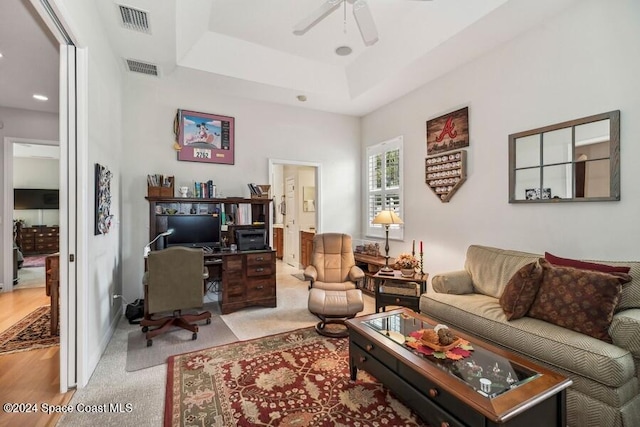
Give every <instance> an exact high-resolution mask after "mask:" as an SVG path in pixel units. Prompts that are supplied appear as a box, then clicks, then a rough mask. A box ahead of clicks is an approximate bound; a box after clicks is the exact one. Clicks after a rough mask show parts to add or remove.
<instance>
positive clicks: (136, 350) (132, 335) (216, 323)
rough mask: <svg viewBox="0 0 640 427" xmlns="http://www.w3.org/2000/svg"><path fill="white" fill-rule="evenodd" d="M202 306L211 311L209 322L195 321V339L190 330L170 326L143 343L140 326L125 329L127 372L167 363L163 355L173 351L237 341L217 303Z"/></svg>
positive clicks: (182, 351)
mask: <svg viewBox="0 0 640 427" xmlns="http://www.w3.org/2000/svg"><path fill="white" fill-rule="evenodd" d="M204 309H205V310H209V311H210V312H211V314H212V315H213V316H212V317H211V324H209V325H207V324H206V323H205V322H204V321H201V322H198V328H199V330H198V339H196V340H192V339H191V332H190V331H187V330H184V329H180V328H174V329H173V330H171V331H169V332H165V333H164V334H160V335H158V336H157V337H155V338H154V339H153V345H152V346H151V347H147V338H146V337H145V334H144V333H143V332H142V328H138V330H135V331H131V332H129V335H128V340H127V366H126V368H125V369H126V370H127V372H133V371H137V370H139V369H145V368H149V367H151V366H156V365H161V364H163V363H167V358H168V357H169V356H173V355H176V354H182V353H188V352H191V351H197V350H202V349H203V348H208V347H213V346H218V345H222V344H228V343H231V342H235V341H238V338H237V337H236V336H235V335H234V334H233V332H231V329H229V327H228V326H227V325H226V324H225V323H224V322H223V321H222V319H221V318H220V310H219V309H218V304H217V303H210V304H205V307H204Z"/></svg>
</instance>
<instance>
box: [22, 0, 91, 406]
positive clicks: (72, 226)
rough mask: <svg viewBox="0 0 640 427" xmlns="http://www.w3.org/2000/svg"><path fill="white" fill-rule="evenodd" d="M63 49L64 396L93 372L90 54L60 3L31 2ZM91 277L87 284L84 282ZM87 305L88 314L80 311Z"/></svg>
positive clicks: (61, 345)
mask: <svg viewBox="0 0 640 427" xmlns="http://www.w3.org/2000/svg"><path fill="white" fill-rule="evenodd" d="M29 2H30V3H31V4H32V5H33V7H34V9H35V10H36V12H37V13H38V15H39V16H40V18H41V19H42V20H43V22H44V24H45V25H46V26H47V28H48V29H49V31H50V33H51V34H52V35H53V37H54V38H55V39H56V41H57V42H58V43H59V45H60V56H59V58H60V76H59V81H60V96H59V98H60V105H59V110H58V115H59V123H60V138H59V139H60V377H59V378H60V392H61V393H66V392H67V391H68V390H69V389H70V388H75V387H83V386H85V385H86V384H87V382H88V381H89V376H90V373H89V372H87V363H86V359H87V339H88V334H87V332H86V331H85V330H84V329H82V328H81V327H79V326H78V325H86V323H87V322H86V316H83V313H86V305H87V296H86V291H85V290H84V289H83V287H82V286H79V285H78V283H87V281H86V271H87V262H88V261H87V260H86V259H84V257H81V256H80V257H79V256H78V255H81V254H82V253H84V248H85V247H86V244H83V242H85V241H86V239H87V237H86V234H87V233H86V232H85V231H83V230H86V228H83V227H84V226H85V225H84V222H82V219H83V216H82V214H84V213H85V212H84V210H83V209H81V210H80V211H79V207H80V208H82V206H84V205H85V204H86V203H87V201H86V191H83V189H84V188H85V187H86V185H87V184H86V183H87V182H88V179H89V178H88V172H87V171H88V168H87V159H86V156H85V155H84V153H85V152H86V147H87V141H88V136H87V123H88V108H87V100H86V98H87V94H88V65H87V64H88V52H87V49H86V48H84V49H80V48H76V46H78V40H77V37H75V36H74V34H73V33H72V32H71V31H70V28H69V25H68V23H67V21H66V20H65V19H64V18H65V16H67V15H68V14H67V13H65V12H66V9H65V10H61V8H62V9H64V6H63V5H62V4H61V1H60V0H29ZM83 279H85V280H83ZM78 307H84V308H85V311H84V312H80V311H78Z"/></svg>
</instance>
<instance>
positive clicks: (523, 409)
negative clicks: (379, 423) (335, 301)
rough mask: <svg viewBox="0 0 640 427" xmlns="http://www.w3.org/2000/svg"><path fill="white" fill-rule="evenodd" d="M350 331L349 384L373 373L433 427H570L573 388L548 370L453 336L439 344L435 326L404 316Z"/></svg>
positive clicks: (367, 321)
mask: <svg viewBox="0 0 640 427" xmlns="http://www.w3.org/2000/svg"><path fill="white" fill-rule="evenodd" d="M346 324H347V326H348V327H349V339H350V345H349V352H350V357H349V359H350V368H351V378H352V379H355V378H356V374H357V371H358V369H363V370H365V371H367V372H369V373H370V374H371V375H373V376H374V377H376V378H377V379H378V380H379V381H381V382H382V383H383V384H385V385H386V386H387V387H388V388H389V389H390V390H391V391H393V392H395V393H396V394H397V395H399V397H400V399H401V400H403V401H405V403H406V404H407V405H408V406H410V407H412V409H414V411H416V412H417V413H418V415H420V416H421V417H422V418H423V419H424V420H425V421H427V422H429V423H430V424H432V425H436V426H457V425H459V426H470V425H473V426H475V425H477V426H490V425H501V424H504V423H507V424H508V425H509V426H529V425H531V426H533V425H535V426H539V425H545V426H561V425H565V424H566V403H565V399H566V397H565V390H566V388H567V387H569V386H570V385H571V381H570V380H568V379H566V378H565V377H563V376H561V375H559V374H557V373H555V372H553V371H550V370H548V369H546V368H545V367H543V366H538V365H536V364H534V363H532V362H530V361H528V360H526V359H524V358H522V357H520V356H518V355H516V354H514V353H511V352H508V351H505V350H503V349H500V348H498V347H495V346H492V345H490V344H488V343H484V342H482V341H481V340H478V339H476V338H474V337H471V336H468V335H465V334H462V333H459V332H457V331H455V330H453V329H450V332H451V335H453V338H455V339H454V340H453V342H451V343H448V345H441V344H440V343H438V344H434V343H433V340H431V341H429V340H428V338H429V337H430V336H432V334H433V332H427V333H426V334H425V331H431V330H433V329H434V327H435V326H436V325H437V323H436V322H435V321H433V320H431V319H429V318H427V317H425V316H422V315H420V314H417V313H415V312H413V311H411V310H407V309H399V310H394V311H390V312H387V313H377V314H373V315H368V316H362V317H357V318H355V319H350V320H348V321H347V322H346ZM430 334H431V335H430ZM436 341H437V338H436Z"/></svg>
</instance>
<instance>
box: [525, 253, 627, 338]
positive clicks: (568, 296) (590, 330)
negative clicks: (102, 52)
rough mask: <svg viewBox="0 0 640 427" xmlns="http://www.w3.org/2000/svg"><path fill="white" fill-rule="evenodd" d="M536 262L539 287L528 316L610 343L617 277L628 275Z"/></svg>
mask: <svg viewBox="0 0 640 427" xmlns="http://www.w3.org/2000/svg"><path fill="white" fill-rule="evenodd" d="M540 265H541V266H542V270H543V273H542V281H541V283H540V290H539V291H538V295H537V296H536V299H535V300H534V301H533V304H532V305H531V309H530V310H529V312H528V313H527V314H528V316H530V317H535V318H537V319H540V320H544V321H547V322H549V323H553V324H556V325H558V326H562V327H565V328H567V329H572V330H574V331H577V332H580V333H583V334H586V335H590V336H592V337H594V338H598V339H600V340H602V341H606V342H611V337H610V336H609V326H610V325H611V320H612V319H613V314H614V312H615V309H616V306H617V305H618V301H619V300H620V294H621V293H622V283H623V282H624V281H625V278H624V277H620V276H626V277H627V278H628V279H630V278H629V275H626V274H624V273H617V275H613V274H609V273H602V272H599V271H591V270H582V269H578V268H573V267H560V266H554V265H552V264H551V263H549V262H548V261H546V260H544V259H540ZM618 275H619V276H618Z"/></svg>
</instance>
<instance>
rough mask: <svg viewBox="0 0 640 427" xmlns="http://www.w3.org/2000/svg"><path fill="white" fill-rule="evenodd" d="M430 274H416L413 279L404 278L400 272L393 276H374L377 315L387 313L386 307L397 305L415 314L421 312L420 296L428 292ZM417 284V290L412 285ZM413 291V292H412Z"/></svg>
mask: <svg viewBox="0 0 640 427" xmlns="http://www.w3.org/2000/svg"><path fill="white" fill-rule="evenodd" d="M428 278H429V274H428V273H423V274H420V273H415V274H414V275H413V276H411V277H404V276H403V275H402V274H401V273H400V271H398V270H393V275H385V274H381V273H380V272H379V271H378V272H377V273H376V274H374V275H373V279H374V282H375V297H376V313H378V312H379V311H380V309H381V308H382V311H385V308H386V306H388V305H395V306H400V307H407V308H410V309H411V310H413V311H415V312H419V311H420V295H422V294H423V293H425V292H427V279H428ZM412 283H415V284H417V289H416V288H415V287H414V288H411V287H410V286H408V285H410V284H412ZM412 291H413V292H412Z"/></svg>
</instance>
